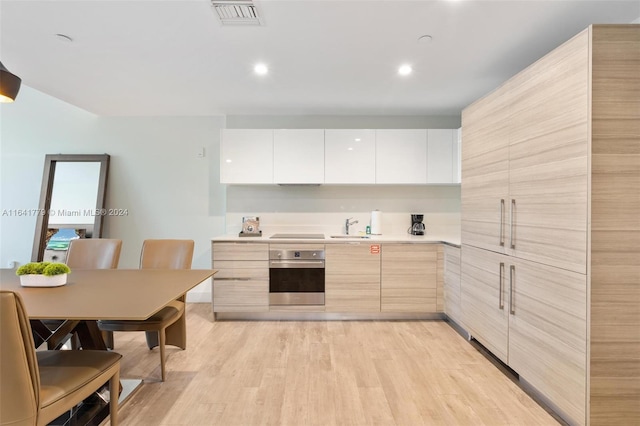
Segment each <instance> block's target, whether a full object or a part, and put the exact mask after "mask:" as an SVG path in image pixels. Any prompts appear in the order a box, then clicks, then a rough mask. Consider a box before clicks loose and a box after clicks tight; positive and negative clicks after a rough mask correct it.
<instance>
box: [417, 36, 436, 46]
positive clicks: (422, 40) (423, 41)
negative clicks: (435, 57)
mask: <svg viewBox="0 0 640 426" xmlns="http://www.w3.org/2000/svg"><path fill="white" fill-rule="evenodd" d="M432 40H433V37H431V36H430V35H429V34H425V35H423V36H420V37H418V43H420V44H429V43H431V41H432Z"/></svg>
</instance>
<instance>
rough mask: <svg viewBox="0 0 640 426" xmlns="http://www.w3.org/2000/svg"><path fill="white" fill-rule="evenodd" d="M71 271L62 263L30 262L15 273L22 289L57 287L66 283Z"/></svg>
mask: <svg viewBox="0 0 640 426" xmlns="http://www.w3.org/2000/svg"><path fill="white" fill-rule="evenodd" d="M69 273H71V269H70V268H69V267H68V266H67V265H65V264H64V263H55V262H30V263H27V264H25V265H22V266H21V267H19V268H18V270H17V271H16V275H18V276H19V277H20V285H22V286H23V287H59V286H61V285H65V284H66V283H67V274H69Z"/></svg>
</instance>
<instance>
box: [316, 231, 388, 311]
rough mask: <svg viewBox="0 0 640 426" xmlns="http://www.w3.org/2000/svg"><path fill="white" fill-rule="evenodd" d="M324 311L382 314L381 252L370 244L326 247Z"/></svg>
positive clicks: (358, 243) (328, 245)
mask: <svg viewBox="0 0 640 426" xmlns="http://www.w3.org/2000/svg"><path fill="white" fill-rule="evenodd" d="M324 256H325V292H326V293H325V311H326V312H344V313H350V312H356V313H357V312H380V252H379V251H375V252H372V250H371V247H370V244H369V243H360V242H357V243H346V244H327V245H326V246H325V253H324Z"/></svg>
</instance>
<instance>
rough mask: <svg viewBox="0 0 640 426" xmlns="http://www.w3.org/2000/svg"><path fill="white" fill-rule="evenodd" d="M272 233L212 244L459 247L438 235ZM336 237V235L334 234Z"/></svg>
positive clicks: (226, 237)
mask: <svg viewBox="0 0 640 426" xmlns="http://www.w3.org/2000/svg"><path fill="white" fill-rule="evenodd" d="M271 235H273V233H263V235H262V236H261V237H240V236H238V235H237V234H236V235H231V234H230V235H223V236H220V237H215V238H212V241H214V242H225V241H226V242H247V243H249V242H251V243H255V242H262V243H271V244H279V243H306V244H313V243H316V244H317V243H321V244H327V243H335V244H340V243H346V242H348V243H353V242H358V241H361V242H363V243H409V244H438V243H443V244H449V245H451V246H455V247H460V237H459V236H451V235H438V234H429V235H409V234H394V235H369V236H368V237H369V238H359V237H361V235H354V236H353V237H352V238H345V237H342V238H331V235H333V234H331V235H329V234H324V236H325V238H324V239H301V238H278V239H273V240H272V239H270V238H269V237H271ZM336 235H338V234H336Z"/></svg>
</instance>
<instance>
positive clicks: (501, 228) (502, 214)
mask: <svg viewBox="0 0 640 426" xmlns="http://www.w3.org/2000/svg"><path fill="white" fill-rule="evenodd" d="M500 246H501V247H504V198H501V199H500Z"/></svg>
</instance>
